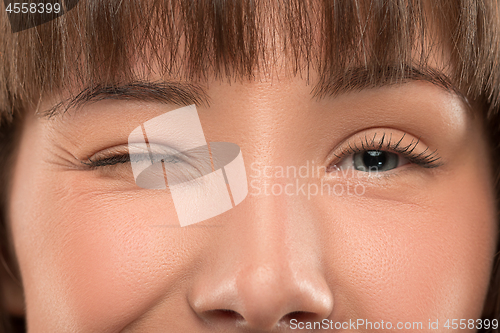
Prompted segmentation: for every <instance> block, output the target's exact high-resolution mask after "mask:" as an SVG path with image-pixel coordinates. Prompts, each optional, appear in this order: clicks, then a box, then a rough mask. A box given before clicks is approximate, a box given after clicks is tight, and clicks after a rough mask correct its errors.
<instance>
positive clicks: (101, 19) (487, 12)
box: [0, 0, 500, 319]
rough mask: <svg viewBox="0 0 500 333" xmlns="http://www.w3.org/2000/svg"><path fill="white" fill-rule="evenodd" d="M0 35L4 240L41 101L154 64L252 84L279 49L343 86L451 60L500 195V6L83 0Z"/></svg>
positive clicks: (0, 19) (489, 314)
mask: <svg viewBox="0 0 500 333" xmlns="http://www.w3.org/2000/svg"><path fill="white" fill-rule="evenodd" d="M318 32H320V33H318ZM0 36H1V38H0V61H1V66H0V117H1V118H0V119H1V122H0V124H1V127H0V136H1V139H0V168H1V169H0V177H2V178H1V184H4V185H2V188H0V199H1V200H2V201H1V202H2V206H0V219H1V220H0V222H1V223H0V226H1V227H0V237H5V238H6V235H7V233H6V230H7V229H6V219H5V217H6V215H5V208H6V203H7V200H8V195H7V193H8V186H7V185H6V184H8V183H7V180H8V179H9V178H8V176H7V175H8V169H9V163H8V161H9V159H7V156H13V154H14V146H15V144H14V142H15V137H14V136H15V134H16V133H18V132H19V131H18V130H17V128H18V126H19V125H18V124H19V123H20V121H21V120H20V116H21V115H22V114H23V112H25V111H26V110H35V109H36V107H37V102H38V101H39V99H40V97H41V96H47V95H50V94H52V93H57V92H59V91H62V90H71V91H73V90H74V89H75V88H78V87H88V86H90V87H92V86H96V85H109V86H111V87H112V86H113V85H115V84H117V83H118V82H127V81H129V80H132V79H134V78H137V77H138V76H140V72H141V70H148V69H150V68H151V67H150V66H152V65H153V64H154V65H156V66H159V70H160V71H161V72H162V74H166V75H170V76H172V77H178V78H184V79H187V80H200V79H201V80H202V79H205V78H207V77H208V76H209V75H214V76H215V77H217V78H222V79H224V78H226V79H253V78H254V73H255V70H256V69H266V66H267V64H268V63H273V60H278V59H277V58H276V54H275V52H274V51H275V50H277V49H281V50H283V51H284V54H285V55H286V57H287V62H286V64H287V66H288V69H289V72H290V73H291V74H292V75H297V74H299V75H302V74H304V73H306V74H307V73H308V70H309V69H310V68H315V69H316V70H317V72H318V73H319V78H320V81H322V82H326V83H327V84H328V83H330V82H336V83H337V84H338V82H341V83H342V84H341V85H349V84H352V80H351V78H350V77H348V76H349V75H352V72H350V71H349V69H350V68H353V67H354V66H363V67H365V68H366V69H368V70H369V72H370V73H372V74H375V73H376V74H377V75H372V76H371V77H372V82H373V84H374V85H375V84H377V80H384V81H389V82H391V83H398V82H404V81H405V78H407V77H408V75H409V73H408V69H409V68H411V70H410V71H418V70H419V69H423V68H426V65H427V63H428V62H429V59H430V57H429V55H430V54H431V53H432V52H434V51H440V52H442V51H445V52H446V54H448V56H449V58H450V61H449V66H450V68H449V69H450V73H452V74H451V76H450V77H449V78H448V80H449V82H448V85H449V86H453V87H456V89H457V90H459V91H460V92H462V93H463V95H465V96H466V97H467V99H468V100H470V101H474V102H475V103H477V104H478V105H481V106H482V108H481V110H478V112H481V113H482V115H481V116H482V117H484V119H485V120H486V121H487V122H486V124H487V129H488V133H489V135H490V140H491V144H492V150H493V152H492V157H493V158H494V170H495V175H494V179H495V182H496V185H497V187H496V188H497V192H498V193H500V186H499V181H498V180H499V179H500V172H499V171H500V169H499V168H498V166H499V163H498V162H499V161H498V158H497V159H495V156H500V116H499V105H500V63H499V62H500V4H499V3H498V2H497V1H490V0H477V1H474V0H460V1H457V0H447V1H417V0H415V1H412V0H385V1H383V0H372V1H370V0H367V1H361V0H359V1H358V0H352V1H343V0H317V1H314V0H309V1H301V0H293V1H292V0H288V1H284V0H280V1H270V0H245V1H243V0H200V1H164V0H151V1H136V0H128V1H127V0H122V1H118V0H92V1H86V0H82V1H81V2H80V3H79V4H78V5H77V7H76V8H75V9H73V10H71V11H70V12H68V13H67V14H65V15H63V16H61V17H59V18H57V19H55V20H53V21H51V22H49V23H46V24H43V25H41V26H37V27H35V28H32V29H29V30H26V31H22V32H19V33H15V34H14V33H12V32H11V30H10V27H9V23H8V19H7V15H6V13H5V11H3V13H2V14H0ZM137 64H141V65H142V69H138V68H137ZM381 73H382V75H380V74H381ZM411 74H412V73H410V75H411ZM341 88H342V87H341V86H339V87H338V89H341ZM316 93H318V94H323V93H326V92H325V91H321V90H320V91H317V92H316ZM498 197H500V196H499V195H498V194H497V198H498ZM0 241H1V244H7V239H1V240H0ZM6 250H7V247H6V246H5V245H4V248H3V251H4V252H5V251H6ZM499 264H500V258H499V257H498V256H495V267H494V272H493V275H492V281H491V284H490V291H489V294H488V299H487V302H486V305H485V308H484V317H485V318H490V319H492V318H500V293H499V290H500V266H499Z"/></svg>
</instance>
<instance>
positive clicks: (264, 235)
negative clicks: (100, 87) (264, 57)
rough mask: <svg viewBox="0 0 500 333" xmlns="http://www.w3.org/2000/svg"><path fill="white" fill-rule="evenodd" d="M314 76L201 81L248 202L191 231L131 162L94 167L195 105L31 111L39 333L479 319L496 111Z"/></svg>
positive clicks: (22, 173)
mask: <svg viewBox="0 0 500 333" xmlns="http://www.w3.org/2000/svg"><path fill="white" fill-rule="evenodd" d="M312 78H313V79H312V80H311V83H310V84H307V83H306V81H305V80H304V79H302V78H300V77H298V76H296V77H293V78H290V77H286V76H285V75H281V74H279V71H278V75H277V76H275V77H273V78H270V77H267V78H266V79H264V80H261V81H259V80H256V81H244V82H238V83H234V82H233V83H232V84H228V83H226V82H221V81H216V80H212V81H208V82H206V83H204V84H203V87H204V89H206V94H207V96H208V97H209V98H210V106H198V107H197V111H198V115H199V118H200V121H201V125H202V127H203V131H204V135H205V138H206V140H207V141H209V142H232V143H235V144H237V145H239V147H240V148H241V152H242V156H243V159H244V162H245V167H246V175H247V180H248V192H249V193H248V195H247V197H246V198H245V200H243V202H241V203H240V204H239V205H237V206H236V207H234V208H232V209H230V210H228V211H226V212H224V213H222V214H220V215H217V216H215V217H212V218H209V219H206V220H204V221H202V222H199V223H196V224H193V225H190V226H185V227H181V226H180V224H179V221H178V217H177V213H176V208H175V207H174V202H173V198H172V193H171V191H170V190H169V189H166V190H155V189H144V188H140V187H138V186H137V185H136V184H135V182H134V177H133V175H132V167H131V164H130V163H115V164H114V165H105V166H94V167H89V166H88V165H85V164H84V163H81V162H80V161H84V162H87V164H88V163H89V157H90V162H92V161H94V162H95V161H96V160H97V159H98V158H99V156H103V154H104V155H106V154H107V153H108V152H109V151H116V150H119V149H122V151H123V149H126V148H127V144H128V137H129V135H130V133H131V132H132V131H133V130H134V129H135V128H137V127H139V126H141V124H143V123H144V122H146V121H147V120H149V119H152V118H154V117H157V116H159V115H162V114H164V113H166V112H169V111H171V110H174V109H177V108H179V107H180V106H178V105H177V106H176V105H173V104H169V103H159V102H153V101H140V100H121V99H120V97H119V96H107V97H112V98H111V99H106V100H101V101H99V102H94V103H87V104H85V105H83V106H82V107H81V108H79V109H71V110H69V111H68V113H66V114H65V115H64V116H62V115H56V116H54V117H53V118H51V119H47V118H43V117H34V116H33V117H28V118H27V119H26V122H25V126H24V131H23V136H22V140H21V143H20V149H19V154H18V157H17V163H16V165H15V173H14V178H13V190H12V193H11V201H10V222H11V225H12V233H13V238H14V244H15V250H16V254H17V258H18V261H19V266H20V270H21V274H22V278H23V284H24V288H25V299H26V306H27V320H28V326H29V329H30V332H49V331H57V332H117V331H123V332H165V331H166V330H167V331H169V332H214V331H217V332H225V331H228V332H229V331H230V332H239V331H241V332H243V331H245V332H248V329H250V328H251V329H255V330H259V329H260V330H262V331H266V332H267V331H273V330H276V331H278V328H279V327H281V329H282V330H283V331H286V330H287V329H293V328H299V327H302V326H299V322H304V323H306V322H313V321H321V320H322V319H325V318H327V319H328V321H323V324H324V325H325V323H327V325H332V326H327V327H329V328H332V327H333V328H335V323H336V322H339V323H340V324H341V325H342V323H343V322H347V323H349V322H350V324H349V326H348V327H347V324H343V328H344V329H345V330H346V331H347V330H349V331H369V330H370V326H369V324H366V322H371V323H372V325H375V327H373V329H375V328H376V327H377V326H376V325H377V324H376V323H378V325H381V323H382V321H383V324H382V325H385V326H382V327H384V328H385V329H388V328H390V326H388V325H389V323H390V325H391V326H392V328H393V329H396V328H400V327H399V326H397V325H406V327H405V328H407V327H408V325H413V326H412V327H413V328H412V329H410V330H413V331H417V330H419V329H423V330H424V331H425V330H427V329H429V323H433V325H436V324H435V323H436V322H438V325H439V326H438V327H439V330H436V331H447V332H448V331H450V330H449V329H446V328H444V325H445V324H446V320H448V319H450V320H451V319H477V318H478V317H480V315H481V311H482V307H483V302H484V300H485V296H486V291H487V287H488V282H489V277H490V273H491V262H492V258H493V254H494V249H495V245H496V238H495V235H496V221H495V207H494V203H493V201H494V200H493V199H494V198H493V187H492V177H491V175H490V160H489V158H488V151H487V144H486V141H485V138H484V137H483V135H482V133H483V131H484V130H483V129H482V127H481V119H480V117H479V116H478V115H477V114H476V115H474V114H473V112H472V111H471V110H469V109H468V108H467V107H466V106H465V105H464V103H463V102H462V100H461V99H460V98H459V97H458V96H456V95H455V94H453V93H451V92H449V91H446V90H445V89H443V88H441V87H438V86H436V85H434V84H432V83H429V82H423V81H418V82H417V81H414V82H408V83H405V84H402V85H393V86H385V87H376V88H370V89H362V90H360V91H351V92H344V93H340V94H338V95H336V96H331V97H325V98H319V99H317V98H314V97H313V96H312V95H311V90H312V88H313V86H314V84H315V82H314V75H313V76H312ZM159 79H161V78H158V77H150V80H151V81H157V80H159ZM53 102H54V99H53V98H52V99H47V100H45V101H44V103H43V107H42V108H50V107H51V106H52V105H53ZM169 130H170V131H171V130H172V129H169ZM109 148H115V149H114V150H113V149H112V150H107V149H109ZM103 152H104V153H103ZM98 153H99V154H98ZM96 154H97V155H96ZM108 161H109V159H108ZM108 164H112V163H108ZM367 167H372V170H370V172H366V171H363V168H367ZM374 167H377V168H374ZM294 170H295V171H294ZM306 170H307V171H306ZM318 170H319V171H318ZM196 209H197V207H196V204H195V200H193V207H192V210H196ZM329 320H331V321H332V322H330V321H329ZM353 322H355V323H356V325H354V326H353ZM399 323H401V324H399ZM408 323H411V324H408ZM419 323H420V324H419ZM337 325H339V324H337ZM415 325H416V326H415ZM419 325H422V326H419ZM450 325H451V321H450ZM305 327H307V326H305ZM379 327H380V326H379ZM316 328H318V327H316ZM323 328H324V327H323ZM337 328H339V326H337Z"/></svg>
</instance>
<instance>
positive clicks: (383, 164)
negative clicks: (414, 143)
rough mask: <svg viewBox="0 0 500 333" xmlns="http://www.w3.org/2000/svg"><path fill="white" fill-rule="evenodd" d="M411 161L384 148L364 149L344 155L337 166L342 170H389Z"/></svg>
mask: <svg viewBox="0 0 500 333" xmlns="http://www.w3.org/2000/svg"><path fill="white" fill-rule="evenodd" d="M408 163H410V161H409V160H408V159H407V158H405V157H403V156H400V155H399V154H396V153H393V152H389V151H384V150H364V151H360V152H357V153H354V154H351V155H348V156H346V157H344V158H343V159H342V160H341V161H340V163H338V164H337V167H338V168H339V169H341V170H345V169H349V168H352V169H355V170H357V171H363V172H382V171H389V170H392V169H395V168H398V167H401V166H403V165H405V164H408Z"/></svg>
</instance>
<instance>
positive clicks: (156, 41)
mask: <svg viewBox="0 0 500 333" xmlns="http://www.w3.org/2000/svg"><path fill="white" fill-rule="evenodd" d="M1 15H2V16H1V19H0V20H1V21H0V29H1V31H0V34H1V35H2V38H1V40H0V59H1V61H2V66H1V67H0V107H1V110H2V112H3V114H4V115H5V114H12V112H13V111H14V110H15V109H18V108H26V107H27V106H28V103H33V104H32V105H31V107H33V106H36V102H37V101H38V99H39V98H40V96H42V95H50V94H52V92H60V91H71V89H73V88H75V87H80V88H81V87H88V86H96V85H103V84H104V85H113V84H115V83H118V82H121V83H123V82H127V81H131V80H134V79H137V78H141V76H144V75H147V73H148V72H155V73H157V74H159V75H162V76H167V77H170V78H177V79H185V80H205V79H207V78H208V77H209V76H212V77H215V78H218V79H224V78H227V79H255V78H256V77H255V73H256V71H260V70H264V71H269V70H271V67H272V66H276V65H279V66H281V65H283V66H285V68H286V73H289V74H291V75H297V74H300V75H302V74H303V73H306V74H308V73H309V70H310V69H311V68H314V69H315V70H316V71H317V74H318V75H319V80H320V81H321V82H323V83H325V84H330V83H332V82H334V81H335V82H336V83H335V84H337V85H338V82H340V83H341V84H342V85H349V84H351V83H350V82H352V80H350V78H349V77H346V76H349V75H352V71H351V70H350V69H352V68H353V67H359V66H362V67H364V68H365V69H366V70H367V72H368V73H371V75H370V76H369V77H370V79H371V80H372V81H373V84H374V85H376V84H377V80H384V81H386V82H387V81H389V82H401V81H403V80H404V79H405V77H407V75H408V68H416V69H417V70H418V69H419V68H420V69H423V68H426V66H427V63H428V62H429V60H430V59H431V53H432V52H446V54H448V56H447V58H446V59H448V58H449V60H450V62H449V64H448V65H449V66H450V67H451V70H450V71H449V72H450V73H452V76H451V77H450V79H451V80H452V82H453V84H454V85H456V86H457V87H458V88H459V89H460V90H461V91H463V92H464V94H465V95H467V97H468V98H471V99H483V100H485V101H487V102H488V104H489V105H490V106H491V108H493V107H495V106H496V105H497V104H498V100H499V98H498V97H499V96H498V95H499V88H498V87H500V79H499V77H500V74H499V72H500V69H499V67H500V64H499V57H500V54H499V41H498V39H499V22H498V17H499V15H500V13H499V10H498V5H496V2H493V1H485V2H484V3H481V2H479V3H477V2H473V1H465V0H464V1H455V0H450V1H439V2H434V1H429V2H425V3H424V2H421V1H411V0H393V1H382V0H373V1H341V0H339V1H334V0H322V1H321V0H320V1H312V0H309V1H301V0H287V1H285V0H280V1H269V0H267V1H264V0H245V1H241V0H233V1H230V0H200V1H164V0H150V1H137V0H92V1H89V0H81V1H80V2H79V4H78V5H77V6H76V8H74V9H73V10H71V11H69V12H68V13H67V14H65V15H63V16H61V17H59V18H57V19H55V20H53V21H51V22H49V23H46V24H43V25H41V26H37V27H35V28H32V29H28V30H26V31H22V32H19V33H15V34H13V33H12V32H11V30H10V26H9V23H8V19H7V16H6V12H5V11H3V13H2V14H1ZM375 74H377V75H375ZM307 77H309V76H308V75H307ZM339 89H341V87H339ZM317 93H318V94H322V93H325V92H323V91H318V92H317Z"/></svg>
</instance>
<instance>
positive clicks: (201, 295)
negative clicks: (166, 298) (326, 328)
mask: <svg viewBox="0 0 500 333" xmlns="http://www.w3.org/2000/svg"><path fill="white" fill-rule="evenodd" d="M233 277H234V275H233ZM320 277H321V275H319V274H314V273H312V272H309V273H307V274H304V273H302V274H301V273H298V272H288V274H286V275H285V274H283V270H280V269H276V268H275V267H269V266H260V267H257V268H255V269H246V270H242V271H240V272H239V273H238V274H236V278H233V279H227V280H221V281H219V283H217V284H216V285H213V284H212V285H210V284H205V285H199V286H198V288H195V289H194V290H193V292H192V293H191V295H190V296H191V297H190V303H191V306H192V308H193V310H194V311H195V312H196V313H197V315H198V316H199V317H200V318H203V319H204V320H205V321H208V322H210V323H211V324H212V325H216V326H217V325H223V326H227V325H229V326H230V327H233V326H234V327H236V326H237V327H244V328H248V329H255V330H260V331H272V330H274V329H276V328H278V327H287V326H288V325H289V324H290V320H292V319H297V320H299V321H302V320H305V321H321V320H322V319H324V318H327V317H328V316H330V314H331V313H332V311H333V296H332V293H331V291H330V289H329V288H328V285H327V283H326V281H324V280H323V279H322V278H320ZM213 287H215V288H213Z"/></svg>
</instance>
